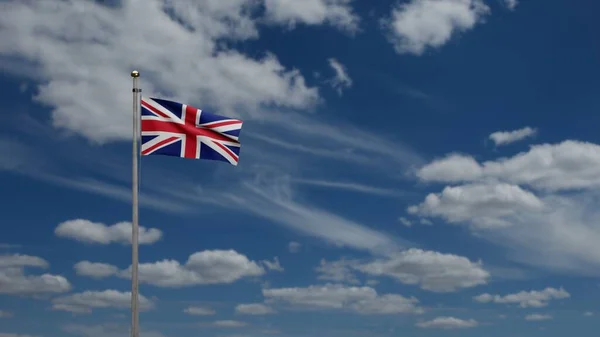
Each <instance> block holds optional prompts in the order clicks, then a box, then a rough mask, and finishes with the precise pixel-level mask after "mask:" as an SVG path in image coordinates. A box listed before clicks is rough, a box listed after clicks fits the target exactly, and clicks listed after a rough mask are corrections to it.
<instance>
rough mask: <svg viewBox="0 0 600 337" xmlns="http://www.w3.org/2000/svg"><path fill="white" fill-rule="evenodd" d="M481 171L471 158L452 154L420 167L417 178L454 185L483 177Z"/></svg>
mask: <svg viewBox="0 0 600 337" xmlns="http://www.w3.org/2000/svg"><path fill="white" fill-rule="evenodd" d="M482 171H483V169H482V167H481V166H480V165H479V163H478V162H477V161H476V160H475V159H473V158H472V157H470V156H467V155H462V154H456V153H454V154H450V155H448V156H446V157H445V158H443V159H437V160H434V161H432V162H431V163H429V164H427V165H425V166H423V167H421V168H420V169H419V170H418V171H417V177H418V178H419V179H421V180H423V181H434V182H448V183H454V182H463V181H472V180H477V179H479V178H481V176H482V175H483V172H482Z"/></svg>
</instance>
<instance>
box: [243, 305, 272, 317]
mask: <svg viewBox="0 0 600 337" xmlns="http://www.w3.org/2000/svg"><path fill="white" fill-rule="evenodd" d="M235 312H236V313H238V314H244V315H268V314H273V313H275V310H273V309H272V308H271V307H269V306H267V305H264V304H262V303H250V304H238V305H237V306H236V307H235Z"/></svg>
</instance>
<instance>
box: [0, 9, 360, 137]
mask: <svg viewBox="0 0 600 337" xmlns="http://www.w3.org/2000/svg"><path fill="white" fill-rule="evenodd" d="M296 2H297V1H287V3H290V4H291V6H280V3H281V1H267V2H265V3H264V5H266V8H267V11H266V12H267V14H268V17H269V18H271V19H272V20H273V21H276V22H284V23H286V24H287V23H290V22H308V23H312V24H319V23H323V22H330V23H333V24H335V25H337V26H343V27H351V26H352V24H351V23H352V22H354V21H353V19H352V16H350V15H348V12H347V10H349V7H348V6H347V2H348V1H311V2H310V3H312V4H313V6H302V5H295V3H296ZM302 3H304V2H302ZM315 4H316V5H315ZM319 4H321V5H323V4H325V6H324V7H323V6H319ZM261 5H262V1H243V0H233V1H200V2H197V1H191V0H184V1H163V0H132V1H126V2H123V3H122V4H121V5H120V6H114V7H110V6H107V5H103V4H101V3H99V2H97V1H90V0H83V1H79V0H77V1H75V0H68V1H59V0H48V1H25V2H23V1H16V0H13V1H9V2H8V3H3V6H2V12H1V13H0V21H2V23H3V27H4V29H3V30H2V31H0V41H1V42H0V57H3V59H2V60H3V61H2V62H7V61H4V59H7V60H13V59H17V60H20V61H21V62H20V63H19V65H20V66H18V67H15V66H14V65H13V66H12V67H11V68H13V69H14V71H15V72H17V73H19V74H23V73H27V72H26V71H23V70H29V72H31V70H35V72H34V73H35V75H36V76H39V77H37V78H35V80H36V81H39V83H40V84H39V86H38V94H37V95H36V96H35V99H36V100H37V101H38V102H40V103H42V104H46V105H49V106H50V107H51V108H52V121H53V124H54V125H55V126H56V127H60V128H66V129H69V130H70V131H72V132H75V133H77V134H81V135H83V136H85V137H87V138H88V139H91V140H93V141H95V142H106V141H113V140H121V139H128V138H130V134H131V118H129V117H128V116H127V114H122V113H120V112H121V111H122V107H124V106H130V101H131V97H130V92H131V88H130V86H131V83H130V79H129V78H128V77H129V76H128V75H129V72H130V71H131V70H132V69H133V68H134V67H135V68H138V69H139V70H141V72H142V81H143V88H144V91H145V92H150V93H152V92H154V93H156V94H159V93H160V94H162V95H163V96H165V97H170V95H172V94H173V93H177V96H178V99H179V100H185V101H186V102H189V104H197V103H199V102H211V105H213V106H214V107H216V108H219V110H220V111H222V113H223V114H226V115H233V116H236V117H237V115H238V114H245V115H244V117H251V116H254V115H255V114H256V113H260V111H261V110H260V109H257V107H258V106H263V105H276V106H280V107H289V108H298V109H304V108H308V107H311V106H313V105H314V104H315V103H316V102H317V101H318V97H319V96H318V90H317V89H316V88H309V87H307V86H306V84H305V82H304V78H303V77H302V75H301V74H300V73H299V72H298V71H297V70H288V69H285V67H283V66H282V65H281V64H280V62H279V61H278V60H277V58H276V57H275V56H274V55H272V54H270V53H265V55H264V56H262V57H260V58H257V59H254V58H250V57H248V56H246V55H244V54H241V53H239V52H237V51H235V50H232V49H228V48H225V47H223V46H224V45H223V44H220V43H219V42H220V41H222V40H230V41H231V40H234V41H235V40H247V39H252V38H256V37H258V28H257V23H256V18H255V17H253V16H252V15H253V13H254V12H255V9H256V8H258V7H257V6H261ZM309 5H310V4H309ZM306 9H307V10H306ZM140 18H144V19H143V20H141V19H140ZM132 41H134V42H132ZM157 45H160V46H162V47H161V48H156V46H157ZM40 51H43V52H40ZM124 60H128V61H124ZM32 68H33V69H32ZM191 72H192V73H193V74H194V76H189V74H190V73H191ZM100 74H101V76H100ZM181 78H186V81H184V82H182V81H180V80H179V79H181ZM258 78H259V79H260V81H257V80H256V79H258ZM128 93H129V94H128ZM107 97H110V98H111V99H106V98H107ZM236 107H244V109H235V108H236ZM83 110H85V111H88V113H87V114H85V115H84V114H81V113H80V112H81V111H83ZM242 110H243V111H242Z"/></svg>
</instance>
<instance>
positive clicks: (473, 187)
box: [409, 140, 600, 276]
mask: <svg viewBox="0 0 600 337" xmlns="http://www.w3.org/2000/svg"><path fill="white" fill-rule="evenodd" d="M465 158H470V157H466V156H463V157H462V158H461V159H460V160H456V159H457V157H456V156H449V157H447V158H446V159H442V160H438V161H434V162H432V163H431V164H429V165H426V166H424V167H423V168H422V169H421V170H420V172H419V174H418V176H419V177H420V178H421V179H423V180H426V181H440V182H456V180H458V179H455V178H456V175H454V174H444V172H458V171H460V167H461V164H460V163H470V164H468V165H466V166H464V165H463V166H464V167H465V169H464V170H463V172H472V173H473V174H471V175H470V176H468V175H464V176H462V177H461V178H460V179H461V180H466V181H474V183H470V184H467V185H463V186H453V187H446V188H445V189H444V191H443V192H442V193H441V194H432V195H429V196H428V197H427V198H426V200H425V201H424V202H423V203H422V204H421V205H419V206H413V207H411V208H410V209H409V211H412V212H413V213H419V214H421V215H433V216H438V217H441V218H442V219H444V220H446V221H450V222H454V223H464V224H469V225H470V227H471V229H472V230H473V231H474V232H475V234H476V235H478V236H480V237H483V238H485V239H487V240H489V241H491V242H493V243H496V244H499V245H502V246H505V247H507V248H508V249H509V254H508V256H509V257H510V258H511V259H513V260H515V261H517V262H520V263H527V264H529V265H532V266H535V267H536V268H543V269H547V270H551V271H554V272H562V273H569V274H573V273H575V274H579V275H589V276H595V275H599V274H598V270H599V269H598V268H599V267H600V247H599V246H598V245H597V244H596V243H597V242H598V241H599V240H600V226H599V225H598V224H599V223H600V212H599V211H598V205H599V200H600V199H599V198H600V195H599V194H598V193H597V191H596V190H595V188H596V187H597V186H600V175H599V174H598V172H600V146H598V145H596V144H592V143H585V142H578V141H572V140H567V141H563V142H561V143H558V144H554V145H550V144H542V145H535V146H532V147H531V148H530V150H529V151H527V152H523V153H520V154H517V155H515V156H513V157H509V158H503V159H499V160H495V161H488V162H484V163H483V164H481V165H480V164H478V163H477V162H475V161H474V160H472V158H471V160H470V161H466V160H465ZM474 168H478V169H474ZM436 172H437V173H439V174H438V175H437V177H436V175H435V173H436ZM507 184H508V185H511V186H510V187H508V186H507ZM516 184H521V185H526V186H528V187H529V188H531V189H532V190H533V191H535V193H536V194H537V195H536V194H533V191H532V192H530V191H526V190H525V189H524V187H521V186H517V185H516ZM482 186H487V187H482ZM498 186H504V187H503V188H498ZM475 191H478V192H477V196H475ZM450 192H451V193H450ZM567 192H568V193H567ZM539 205H543V207H539ZM508 225H510V226H508ZM484 228H485V229H487V230H482V229H484Z"/></svg>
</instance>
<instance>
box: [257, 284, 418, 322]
mask: <svg viewBox="0 0 600 337" xmlns="http://www.w3.org/2000/svg"><path fill="white" fill-rule="evenodd" d="M263 296H264V297H265V298H266V301H267V303H271V304H287V305H291V306H293V307H298V308H305V309H317V310H341V311H350V312H354V313H358V314H364V315H386V314H400V313H416V314H418V313H422V312H423V309H422V308H420V307H418V306H417V303H418V302H419V301H418V300H417V299H416V298H414V297H411V298H406V297H403V296H401V295H396V294H385V295H379V294H378V293H377V291H376V290H375V289H373V288H371V287H348V286H344V285H340V284H326V285H312V286H309V287H305V288H271V289H263Z"/></svg>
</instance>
